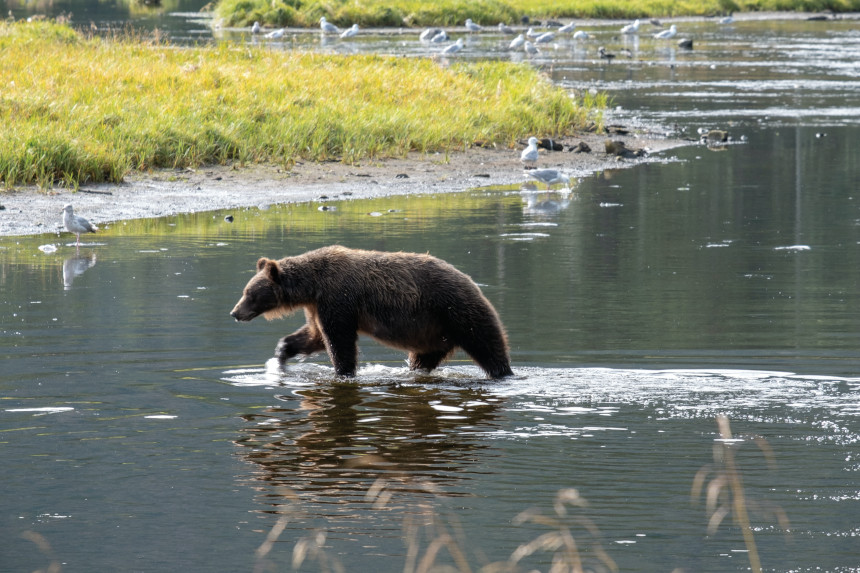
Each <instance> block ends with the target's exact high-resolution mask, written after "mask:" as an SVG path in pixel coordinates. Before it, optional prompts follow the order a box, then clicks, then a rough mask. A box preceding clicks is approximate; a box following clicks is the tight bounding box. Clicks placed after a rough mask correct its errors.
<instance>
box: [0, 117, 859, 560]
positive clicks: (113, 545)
mask: <svg viewBox="0 0 860 573" xmlns="http://www.w3.org/2000/svg"><path fill="white" fill-rule="evenodd" d="M831 133H832V135H831V137H830V138H828V139H827V141H826V142H825V143H824V144H823V145H833V147H832V148H830V147H826V148H825V150H826V151H827V153H823V154H816V155H813V154H806V153H804V152H803V151H802V150H801V151H800V152H797V153H796V152H795V150H794V149H793V146H794V145H796V144H797V142H801V143H802V144H803V145H806V144H807V143H808V144H809V145H821V144H820V143H819V142H818V140H816V139H815V137H814V133H813V132H812V131H811V130H807V129H798V130H797V133H793V132H788V133H782V132H781V133H780V134H779V135H776V134H774V133H768V134H762V135H761V137H764V136H765V135H766V136H767V141H768V142H769V143H768V144H767V145H764V144H763V143H762V142H761V141H759V140H758V138H759V137H760V136H759V135H755V134H753V135H752V137H751V141H750V143H749V144H748V145H747V146H740V145H738V146H731V147H730V148H729V149H728V150H727V151H724V152H718V153H717V152H709V151H707V150H704V149H700V148H688V149H682V150H680V151H678V152H677V153H675V154H673V155H672V158H674V159H676V160H677V161H673V162H669V163H666V164H655V165H647V166H640V167H638V168H635V169H628V170H622V171H617V172H612V173H609V172H607V173H603V174H600V175H598V176H594V177H592V178H588V179H586V180H584V181H582V182H581V183H580V185H579V186H577V187H576V189H575V190H574V191H573V193H572V194H570V195H563V194H543V193H532V192H521V191H520V190H516V189H507V190H505V189H479V190H472V191H466V192H464V193H461V194H454V195H447V196H428V197H410V198H403V197H392V198H389V199H384V200H377V201H372V202H371V201H355V202H347V203H340V204H337V207H338V208H337V210H335V211H328V212H323V211H319V210H318V209H317V206H316V205H306V206H301V205H300V206H289V207H282V208H281V207H273V208H271V209H269V210H268V211H262V212H261V211H257V210H247V211H244V210H243V211H234V212H232V214H233V215H234V216H235V222H234V223H232V224H229V223H226V222H224V221H223V216H224V215H225V214H226V213H214V214H201V215H196V216H189V217H181V218H174V219H166V220H158V221H142V222H130V223H127V224H123V223H119V224H115V225H113V226H112V227H111V228H110V229H108V230H107V231H106V232H105V233H104V234H102V235H98V236H96V237H93V236H89V237H87V239H90V240H88V241H87V242H86V244H85V245H84V246H82V247H81V249H80V253H79V254H78V255H76V254H75V249H74V246H73V245H71V246H70V243H68V237H62V238H61V240H59V241H58V240H57V238H56V237H55V236H41V237H33V238H14V239H3V240H2V241H0V248H2V249H3V253H4V263H3V264H2V275H0V276H2V279H0V281H2V285H3V299H2V306H0V317H2V330H3V336H2V348H0V353H2V358H3V365H4V373H3V376H2V379H0V380H2V382H0V392H2V397H3V401H2V403H0V407H2V412H0V429H2V431H0V443H2V447H3V450H4V466H3V470H2V473H3V483H4V494H3V496H4V504H3V505H4V512H3V515H2V522H0V523H2V530H0V537H2V538H3V539H5V540H6V542H5V543H4V545H3V550H2V553H0V555H2V562H3V563H4V568H8V570H24V569H26V568H28V567H29V568H30V569H35V568H37V567H39V566H40V564H42V565H44V564H46V563H48V562H49V560H50V559H49V558H48V557H47V556H45V555H43V554H42V553H41V552H40V551H39V549H38V548H37V546H36V544H34V543H32V542H30V541H27V540H25V539H22V537H21V535H22V533H24V532H28V531H30V532H37V533H39V534H40V535H42V536H44V538H45V539H46V540H47V541H48V543H50V545H51V547H52V550H53V555H54V556H55V557H56V559H57V560H58V561H60V562H61V563H63V564H64V570H68V571H89V570H94V569H100V570H141V571H160V570H176V569H191V570H221V571H235V570H251V569H253V568H254V566H255V564H256V565H258V566H262V565H264V564H265V563H270V564H273V565H275V566H276V569H277V570H288V569H289V567H290V565H289V563H290V560H291V559H292V554H293V547H294V545H295V543H296V541H297V540H299V539H301V538H303V537H307V536H313V535H314V534H315V532H324V534H325V543H324V546H325V549H324V555H325V558H326V559H329V560H332V559H334V560H338V561H340V562H342V563H343V564H344V565H345V567H346V568H347V570H355V571H360V570H367V569H369V568H371V567H373V568H376V569H380V570H384V571H398V570H401V569H402V568H403V566H404V563H406V562H407V561H408V559H409V558H408V557H407V554H408V552H407V549H406V545H404V540H403V527H404V524H407V525H408V524H412V526H413V527H418V526H419V525H420V526H421V527H422V528H424V527H429V525H428V524H431V523H435V524H436V527H444V528H446V530H447V531H450V532H451V533H452V535H454V537H455V538H456V539H457V540H458V543H459V544H460V546H461V547H462V548H463V549H464V551H465V553H466V554H467V556H468V559H469V560H470V562H471V563H472V564H473V565H480V564H482V563H485V562H487V561H494V560H501V559H505V558H507V557H508V556H509V555H510V554H511V553H512V552H513V551H514V550H515V549H516V547H517V546H518V545H519V544H521V543H526V542H528V541H530V540H532V539H534V538H536V537H537V536H539V535H540V534H542V533H546V532H547V531H548V530H547V529H546V528H543V527H539V526H536V525H528V524H524V525H516V524H514V523H513V520H514V518H515V517H516V516H517V515H518V514H519V513H520V512H522V511H525V510H527V509H530V508H539V509H540V510H541V511H542V512H543V513H544V514H550V513H552V511H553V510H552V507H553V499H554V496H555V495H556V492H557V491H558V490H560V489H563V488H577V489H578V491H579V493H580V495H581V496H582V497H584V498H586V499H587V500H588V502H589V506H588V507H587V508H585V509H583V510H577V511H578V513H577V511H573V512H572V513H571V514H570V515H568V517H567V519H568V520H572V519H573V518H574V517H575V516H577V515H584V516H587V517H589V518H590V519H591V520H592V521H593V523H594V524H595V525H596V526H597V528H599V530H600V532H601V534H602V539H601V540H602V546H603V548H604V549H605V551H606V552H607V553H608V554H609V555H610V556H611V558H612V559H613V560H614V561H615V562H616V563H617V564H618V565H619V567H620V569H621V570H625V571H631V570H632V571H671V570H673V569H675V568H684V569H687V570H710V571H737V570H744V568H745V567H746V566H747V561H746V559H747V557H746V556H747V554H746V553H745V551H746V548H745V546H744V544H743V541H742V539H741V536H740V532H739V530H738V529H737V528H736V527H734V526H732V525H731V519H730V518H727V519H726V521H725V523H723V525H722V526H721V527H720V528H719V529H718V530H717V532H716V533H715V534H713V535H707V534H706V526H707V521H708V515H707V513H706V510H705V506H704V499H702V501H701V502H700V503H698V504H691V503H690V499H689V498H690V488H691V485H692V482H693V479H694V477H695V475H696V473H697V472H698V471H699V470H700V469H701V468H702V467H704V466H706V464H709V463H711V462H712V461H713V460H712V458H713V455H712V448H713V447H714V444H715V438H716V437H717V434H716V432H717V427H716V423H715V416H716V415H717V414H725V415H727V416H729V418H730V419H731V421H732V427H733V430H734V432H736V433H737V434H738V435H739V436H740V437H741V438H742V439H743V441H742V442H738V443H737V444H736V445H735V446H733V447H734V448H735V449H737V453H738V456H739V460H740V464H741V467H742V471H743V472H744V473H743V478H744V483H745V485H746V488H747V496H748V497H749V499H750V504H751V507H752V510H751V514H752V519H753V524H754V526H755V535H756V541H757V542H758V544H759V551H760V552H761V554H762V560H763V562H764V563H765V564H766V565H767V566H768V567H769V568H770V570H786V571H787V570H812V569H814V568H815V567H819V566H820V567H822V570H828V571H851V570H854V569H853V567H854V566H855V564H856V563H857V562H858V558H860V553H858V549H857V547H858V545H857V536H858V534H860V532H858V529H857V522H856V515H857V513H856V509H857V501H858V486H857V484H858V482H857V471H858V467H860V466H858V462H857V458H856V455H857V441H858V436H860V425H858V418H857V416H858V413H860V407H858V404H860V402H858V392H860V382H858V378H856V373H857V368H858V363H860V361H858V358H860V354H859V353H858V350H857V338H858V337H857V329H856V325H857V318H858V311H860V301H858V296H857V284H858V282H857V281H858V273H860V271H858V268H860V265H858V264H857V263H858V260H857V258H858V244H860V237H858V223H857V221H858V220H860V214H858V207H857V204H856V202H855V200H854V198H853V193H854V190H853V189H852V188H850V187H848V186H845V185H839V184H838V182H836V181H834V179H833V174H834V173H835V172H836V169H835V167H834V166H835V165H836V164H837V163H839V162H844V156H843V155H840V152H839V151H838V150H839V149H841V148H843V147H848V148H850V147H852V146H853V145H854V144H856V140H855V139H852V138H856V134H855V133H854V132H853V131H851V130H848V129H836V130H833V131H832V132H831ZM751 150H757V151H758V153H756V154H752V153H751ZM774 156H779V157H785V158H788V159H789V160H792V159H796V158H799V159H801V164H800V165H791V166H790V168H786V169H784V170H781V171H779V172H777V173H774V174H772V176H771V179H770V180H769V181H759V182H756V181H755V180H753V179H751V178H747V177H745V176H744V173H746V172H747V171H748V170H754V169H755V166H756V165H759V164H762V163H766V162H767V161H771V160H773V157H774ZM822 157H830V158H831V159H830V162H828V161H823V160H821V158H822ZM727 171H730V172H731V173H732V174H733V175H732V177H733V178H735V179H733V180H736V181H741V182H743V181H745V182H746V183H740V184H728V183H727V182H726V179H724V178H723V179H720V180H721V181H723V182H724V183H722V184H720V185H713V183H714V182H715V178H716V177H717V174H721V175H722V176H723V177H725V176H726V175H725V174H726V172H727ZM799 174H800V175H799ZM370 213H374V214H380V216H372V215H370ZM92 239H96V240H92ZM330 243H342V244H346V245H350V246H353V247H362V248H377V249H386V250H401V249H402V250H409V251H422V252H423V251H429V252H430V253H432V254H435V255H437V256H440V257H442V258H444V259H446V260H448V261H450V262H452V263H453V264H455V265H456V266H457V267H459V268H461V269H463V270H464V271H465V272H467V273H469V274H470V275H471V276H472V277H473V278H474V279H475V280H476V281H477V282H478V283H480V284H481V285H482V286H483V289H484V291H485V292H486V294H487V295H488V297H489V298H490V299H491V300H492V301H493V303H494V304H495V305H496V307H497V309H498V310H499V313H500V314H501V316H502V318H503V320H504V322H505V323H506V325H507V328H508V330H509V332H510V339H511V346H512V354H513V361H514V364H515V371H516V373H517V376H516V378H514V379H511V380H506V381H504V382H500V383H490V382H487V381H485V380H483V379H482V378H481V377H480V373H479V371H478V370H477V368H475V367H474V366H472V365H471V364H470V363H469V362H468V361H466V360H465V358H464V357H462V356H458V357H457V359H456V360H454V361H453V362H452V363H451V364H450V365H448V366H446V367H445V368H443V369H441V370H439V371H437V372H436V373H435V374H434V375H433V376H416V375H413V374H411V373H409V372H408V370H407V369H406V367H405V363H404V361H403V359H404V356H403V355H402V354H401V353H399V352H397V351H393V350H389V349H386V348H383V347H381V346H378V345H376V344H375V343H373V342H372V341H370V340H363V341H362V342H361V350H362V355H361V361H362V365H363V366H362V368H361V370H360V372H359V379H358V380H357V381H356V382H355V383H344V382H340V381H337V380H336V379H334V378H333V376H332V372H331V368H330V365H329V364H328V361H327V360H326V359H325V357H317V358H315V359H311V360H307V361H305V362H303V363H296V364H292V365H290V367H289V368H288V370H287V372H286V373H285V374H279V373H277V371H276V370H274V369H272V367H271V366H265V365H264V362H266V361H267V359H268V358H269V357H270V356H271V354H272V350H273V347H274V343H275V342H276V339H277V338H278V337H279V336H281V335H282V334H284V333H285V332H287V331H289V330H291V329H293V328H295V327H296V326H297V325H298V324H299V323H300V321H301V319H300V318H299V317H293V318H290V319H287V320H286V321H281V322H271V323H266V322H260V321H258V322H252V323H251V324H237V323H234V322H233V321H232V320H231V319H230V317H229V316H228V314H227V313H228V311H229V310H230V308H231V307H232V305H233V303H234V302H235V300H236V299H237V298H238V296H239V294H240V291H241V288H242V286H243V285H244V283H245V281H246V280H247V279H248V278H249V277H250V275H251V272H252V269H253V266H254V262H255V260H256V258H257V257H258V256H262V255H266V256H281V255H286V254H292V253H298V252H302V251H304V250H307V249H311V248H314V247H317V246H320V245H324V244H330ZM43 244H58V245H59V250H58V251H57V253H55V254H43V253H42V252H40V251H39V250H38V249H37V247H38V246H39V245H43ZM73 261H77V264H78V270H79V271H80V270H81V269H85V270H83V272H81V273H80V274H78V275H77V276H76V277H74V278H73V279H71V278H70V277H71V274H72V273H71V262H73ZM82 261H83V262H82ZM64 269H65V279H64ZM754 435H755V436H760V437H762V438H764V439H765V440H767V443H768V444H769V447H770V448H771V449H772V450H773V454H774V457H775V460H776V464H777V465H776V468H775V469H768V464H767V461H766V458H765V457H764V456H763V455H762V454H761V450H760V449H759V448H758V446H757V445H756V443H755V441H754V440H753V439H752V436H754ZM376 480H384V481H381V482H378V483H377V485H380V484H384V490H383V491H384V492H387V494H390V495H391V498H390V500H389V501H388V502H387V504H384V505H383V507H380V508H374V505H373V502H372V500H371V501H369V500H368V499H367V498H366V496H367V494H368V491H373V489H372V486H373V485H374V483H376ZM757 508H764V510H763V511H759V510H758V509H757ZM773 508H780V509H781V510H782V511H784V512H785V514H786V515H787V516H788V518H789V520H790V524H791V527H790V529H791V534H790V535H786V534H785V533H784V532H782V530H781V529H780V527H779V526H778V523H777V521H776V517H775V516H776V515H777V514H776V513H774V512H773ZM281 514H283V515H285V516H286V517H285V519H286V520H287V521H286V526H285V529H284V530H283V532H282V533H281V534H280V536H279V537H278V542H277V543H275V544H274V546H273V548H272V549H271V551H270V552H269V553H268V555H267V556H266V557H265V559H263V560H262V561H258V559H257V558H256V557H255V550H256V549H257V548H258V547H259V546H260V545H261V544H262V543H263V541H264V540H265V538H266V535H267V534H268V533H269V532H270V531H271V529H272V528H273V526H275V525H276V523H277V522H278V519H279V515H281ZM570 526H571V528H572V531H573V533H574V535H575V536H576V538H577V541H578V542H579V543H580V545H581V547H582V549H583V551H584V552H585V557H584V558H585V559H586V561H588V562H591V563H600V562H599V561H595V557H594V556H595V553H594V552H593V551H591V550H590V549H589V547H591V545H590V542H589V539H591V536H590V534H589V533H588V532H587V531H586V530H585V529H583V528H582V527H581V526H580V525H578V524H577V523H576V522H574V521H571V524H570ZM409 531H411V530H409ZM320 534H322V533H320ZM410 535H411V536H412V537H411V538H412V539H413V540H416V541H415V542H416V543H419V545H420V547H421V551H420V554H421V555H423V553H424V551H425V550H426V548H427V545H428V543H430V541H429V539H428V538H427V536H428V535H429V536H433V535H437V536H438V535H441V534H440V533H439V530H438V529H432V531H431V529H421V530H420V531H419V532H418V533H410V534H409V535H407V538H410V537H409V536H410ZM547 559H549V557H548V556H547V554H546V553H545V552H538V555H537V556H533V557H532V558H529V559H527V560H526V563H530V564H531V565H533V566H536V567H541V563H544V564H545V563H546V562H547V561H546V560H547ZM439 561H440V562H447V561H448V557H447V553H445V552H444V551H443V552H442V553H441V554H440V556H439ZM6 564H8V565H6ZM305 569H306V570H320V569H322V567H321V566H320V565H318V564H316V563H314V564H311V565H308V564H307V563H306V565H305Z"/></svg>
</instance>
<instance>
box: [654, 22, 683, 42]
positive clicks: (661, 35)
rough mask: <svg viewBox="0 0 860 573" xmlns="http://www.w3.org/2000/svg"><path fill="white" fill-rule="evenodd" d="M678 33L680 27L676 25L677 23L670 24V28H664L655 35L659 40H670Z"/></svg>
mask: <svg viewBox="0 0 860 573" xmlns="http://www.w3.org/2000/svg"><path fill="white" fill-rule="evenodd" d="M677 33H678V28H676V27H675V24H672V25H671V26H669V29H668V30H663V31H662V32H657V33H656V34H654V37H655V38H657V39H658V40H668V39H670V38H674V37H675V34H677Z"/></svg>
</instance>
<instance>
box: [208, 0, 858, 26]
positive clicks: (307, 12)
mask: <svg viewBox="0 0 860 573" xmlns="http://www.w3.org/2000/svg"><path fill="white" fill-rule="evenodd" d="M858 10H860V0H744V1H743V2H740V3H738V2H734V1H731V0H728V1H726V0H696V1H689V0H682V1H680V2H679V1H677V0H582V1H580V2H568V1H564V0H532V1H530V2H521V1H519V0H495V1H493V2H469V1H468V0H450V1H448V2H441V3H432V2H422V1H421V0H393V1H392V0H385V1H382V0H368V1H366V2H362V3H356V2H348V1H346V0H333V1H331V2H327V3H326V4H325V5H321V4H318V3H314V2H309V3H304V4H299V5H296V4H294V3H292V2H285V1H284V0H219V1H218V2H217V4H216V5H215V8H214V10H213V11H214V13H215V15H216V18H217V21H218V22H219V24H223V25H224V26H250V25H251V24H252V23H253V22H255V21H257V22H259V23H260V24H262V25H264V26H274V27H284V26H286V27H296V28H314V29H315V30H317V29H318V28H319V19H320V17H325V18H326V19H327V20H328V21H329V22H330V23H333V24H336V25H338V26H341V27H344V28H348V27H350V26H351V25H352V24H358V25H359V26H360V27H361V28H368V27H381V28H399V27H403V26H406V27H424V26H463V25H464V22H465V21H466V19H467V18H468V19H471V20H473V21H474V22H475V23H478V24H482V25H484V26H488V27H495V26H496V24H497V23H498V22H504V23H506V24H517V23H522V22H524V21H525V20H526V19H528V20H530V21H533V22H541V21H545V20H546V19H550V20H557V19H575V20H583V19H587V20H601V19H612V20H619V19H633V18H655V17H659V18H670V17H671V18H677V17H714V16H724V15H727V14H732V13H734V12H737V13H744V14H756V13H763V12H797V13H801V12H806V13H814V12H819V13H822V12H823V13H847V12H856V11H858Z"/></svg>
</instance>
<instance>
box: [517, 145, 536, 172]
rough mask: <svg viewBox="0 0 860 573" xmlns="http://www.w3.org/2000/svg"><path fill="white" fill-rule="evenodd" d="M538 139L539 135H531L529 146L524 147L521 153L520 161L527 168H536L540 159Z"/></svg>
mask: <svg viewBox="0 0 860 573" xmlns="http://www.w3.org/2000/svg"><path fill="white" fill-rule="evenodd" d="M537 144H538V139H537V137H529V146H528V147H526V148H525V149H523V152H522V153H521V154H520V161H522V162H523V165H525V167H526V169H534V167H535V165H537V160H538V148H537Z"/></svg>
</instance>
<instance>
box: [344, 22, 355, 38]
mask: <svg viewBox="0 0 860 573" xmlns="http://www.w3.org/2000/svg"><path fill="white" fill-rule="evenodd" d="M356 34H358V24H353V25H352V28H347V29H346V30H344V31H343V32H342V33H341V35H340V37H341V38H352V37H353V36H355V35H356Z"/></svg>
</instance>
